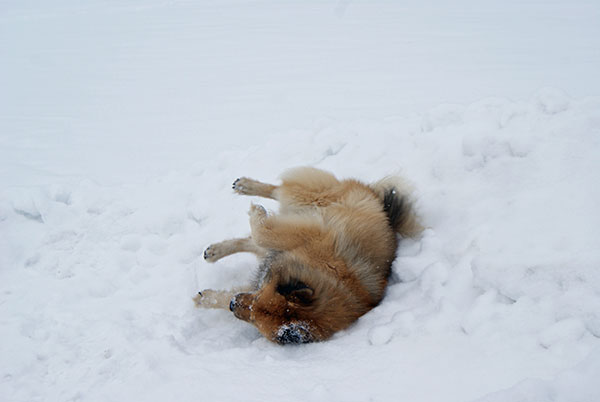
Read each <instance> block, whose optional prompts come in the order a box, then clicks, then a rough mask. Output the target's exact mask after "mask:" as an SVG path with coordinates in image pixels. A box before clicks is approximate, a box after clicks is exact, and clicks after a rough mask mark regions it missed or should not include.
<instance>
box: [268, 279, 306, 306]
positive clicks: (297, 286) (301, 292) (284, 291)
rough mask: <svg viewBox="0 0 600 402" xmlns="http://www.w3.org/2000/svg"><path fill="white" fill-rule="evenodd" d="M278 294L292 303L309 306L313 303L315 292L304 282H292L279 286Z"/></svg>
mask: <svg viewBox="0 0 600 402" xmlns="http://www.w3.org/2000/svg"><path fill="white" fill-rule="evenodd" d="M277 293H279V294H280V295H282V296H284V297H285V298H286V299H288V300H290V301H292V302H296V303H301V304H309V303H310V302H311V301H312V297H313V294H314V291H313V290H312V289H311V288H310V287H308V285H307V284H305V283H304V282H300V281H292V282H287V283H280V284H279V285H277Z"/></svg>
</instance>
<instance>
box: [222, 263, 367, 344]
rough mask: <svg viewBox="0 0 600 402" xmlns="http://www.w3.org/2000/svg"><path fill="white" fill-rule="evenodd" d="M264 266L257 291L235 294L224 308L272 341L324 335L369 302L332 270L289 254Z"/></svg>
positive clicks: (343, 324) (302, 340)
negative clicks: (363, 299)
mask: <svg viewBox="0 0 600 402" xmlns="http://www.w3.org/2000/svg"><path fill="white" fill-rule="evenodd" d="M267 265H268V266H267V267H266V268H265V276H264V278H263V280H262V281H261V283H260V286H259V288H258V290H257V291H256V292H253V293H240V294H238V295H236V296H235V297H234V298H233V299H232V300H231V303H230V306H229V307H230V309H231V311H233V314H234V315H235V316H236V317H237V318H239V319H241V320H244V321H247V322H249V323H251V324H253V325H254V326H255V327H256V328H257V329H258V330H259V331H260V333H262V334H263V335H264V336H265V337H266V338H267V339H269V340H271V341H273V342H277V343H280V344H289V343H308V342H318V341H322V340H325V339H327V338H329V337H330V336H331V335H332V334H333V333H335V332H337V331H339V330H341V329H344V328H346V327H348V325H350V324H351V323H352V322H354V321H355V320H356V319H357V318H358V317H359V316H361V315H362V314H364V313H365V312H366V311H368V310H369V309H370V308H371V307H373V305H370V304H368V303H365V302H364V301H361V299H360V298H359V297H357V294H356V292H354V291H352V289H351V287H350V286H347V285H345V284H344V283H343V279H342V278H340V277H337V274H335V273H331V272H327V271H326V270H327V268H323V267H321V268H315V267H311V266H309V265H307V264H306V263H304V262H302V261H301V260H299V259H298V258H297V257H296V256H294V255H292V254H288V253H282V254H278V255H276V256H274V257H273V258H271V259H269V261H268V264H267Z"/></svg>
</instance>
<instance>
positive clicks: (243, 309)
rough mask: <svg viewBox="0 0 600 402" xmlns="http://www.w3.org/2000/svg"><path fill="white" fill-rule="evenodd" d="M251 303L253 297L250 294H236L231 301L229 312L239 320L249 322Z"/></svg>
mask: <svg viewBox="0 0 600 402" xmlns="http://www.w3.org/2000/svg"><path fill="white" fill-rule="evenodd" d="M253 301H254V295H253V294H252V293H238V294H237V295H235V296H234V297H233V299H231V302H230V303H229V310H231V311H232V312H233V315H235V316H236V317H237V318H239V319H240V320H244V321H250V314H251V310H252V303H253Z"/></svg>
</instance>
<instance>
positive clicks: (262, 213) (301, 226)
mask: <svg viewBox="0 0 600 402" xmlns="http://www.w3.org/2000/svg"><path fill="white" fill-rule="evenodd" d="M248 214H249V215H250V229H251V231H252V240H254V243H256V245H258V246H259V247H263V248H267V249H272V250H292V249H294V248H297V247H299V246H301V245H304V244H306V243H307V242H312V241H319V239H321V238H322V237H323V235H322V230H321V225H320V224H319V223H318V222H317V221H315V220H314V219H311V218H309V217H299V216H267V211H266V210H265V209H264V208H263V207H262V206H260V205H256V204H252V206H251V207H250V211H249V212H248Z"/></svg>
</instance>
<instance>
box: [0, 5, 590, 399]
mask: <svg viewBox="0 0 600 402" xmlns="http://www.w3.org/2000/svg"><path fill="white" fill-rule="evenodd" d="M599 20H600V5H599V4H598V3H597V2H591V1H583V0H575V1H571V2H567V1H548V2H521V1H519V2H517V1H492V2H471V1H459V2H447V3H438V4H433V3H431V4H430V3H427V2H425V3H423V2H406V3H405V2H368V3H367V2H352V1H339V2H295V3H293V2H275V1H265V2H253V1H242V0H239V1H237V0H236V1H229V0H227V1H223V2H205V1H202V2H192V1H185V0H184V1H154V0H150V1H145V2H137V1H130V0H128V1H123V2H100V1H96V0H92V1H89V2H84V3H81V2H75V1H70V0H59V1H54V2H42V1H31V2H5V3H2V5H0V60H2V62H1V63H0V110H1V111H2V112H0V339H1V342H0V400H2V401H124V400H139V401H169V400H176V401H192V400H194V401H196V400H208V401H237V400H241V399H243V400H246V401H284V400H285V401H350V402H352V401H368V400H371V401H411V402H420V401H445V402H454V401H456V402H459V401H460V402H464V401H478V402H500V401H511V402H546V401H548V402H593V401H598V400H600V382H599V381H598V376H599V375H600V229H599V227H600V214H599V213H598V205H600V186H599V185H598V183H599V179H598V176H599V173H598V172H600V97H598V96H597V95H599V94H600V80H599V79H598V77H599V76H598V71H600V51H599V50H600V24H598V21H599ZM302 165H310V166H315V167H319V168H323V169H326V170H330V171H332V172H334V173H335V174H336V175H337V176H338V177H357V178H360V179H362V180H365V181H374V180H378V179H380V178H382V177H383V176H385V175H387V174H391V173H400V174H402V175H403V176H404V177H406V178H407V179H408V180H410V181H411V182H412V183H413V184H414V187H415V192H414V194H415V197H416V199H417V202H416V206H417V208H418V210H419V213H420V214H421V215H422V216H423V218H424V222H425V225H426V226H427V229H426V230H425V232H424V233H423V235H422V236H421V237H420V238H418V239H415V240H404V241H402V242H401V245H400V248H399V250H398V258H397V259H396V261H395V262H394V265H393V275H392V281H391V284H390V286H389V288H388V291H387V294H386V297H385V298H384V300H383V302H382V303H381V304H380V305H379V306H378V307H377V308H375V309H373V310H372V311H371V312H369V313H368V314H366V315H365V316H363V317H361V318H360V319H359V320H358V322H356V324H355V325H353V326H351V327H350V328H348V329H347V330H345V331H342V332H341V333H338V334H336V335H335V336H334V338H333V339H331V340H330V341H328V342H324V343H318V344H303V345H296V346H279V345H276V344H273V343H270V342H268V341H267V340H265V339H264V338H263V337H261V336H260V335H259V333H258V332H257V331H256V330H255V329H254V328H253V327H252V326H250V325H249V324H247V323H244V322H242V321H240V320H237V319H235V318H234V317H233V315H232V314H231V313H229V312H228V311H215V310H199V309H196V308H195V307H194V304H193V302H192V297H194V296H195V295H196V294H197V292H198V291H199V290H202V289H206V288H213V289H222V288H232V287H236V286H240V285H244V284H246V283H248V282H250V281H251V280H252V278H253V271H254V270H255V269H256V265H257V264H256V261H255V259H254V257H252V256H250V255H235V256H231V257H228V258H226V259H223V260H221V261H219V262H217V263H216V264H214V265H209V264H207V263H206V262H205V261H204V260H203V259H202V253H203V249H204V248H205V247H206V246H207V245H208V244H210V243H213V242H215V241H220V240H223V239H226V238H230V237H234V236H240V235H245V234H247V233H248V231H249V227H248V216H247V211H248V209H249V207H250V203H251V202H252V201H254V202H260V203H261V204H263V205H265V206H266V207H267V208H268V209H270V210H276V208H277V205H276V203H275V202H272V201H264V200H260V201H259V200H257V199H252V198H248V197H243V196H240V195H236V194H233V192H232V190H231V183H232V182H233V181H234V180H235V179H236V178H238V177H241V176H247V177H252V178H255V179H259V180H263V181H266V182H273V183H276V182H277V177H278V175H279V174H280V173H281V172H283V171H284V170H285V169H287V168H290V167H294V166H302Z"/></svg>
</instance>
